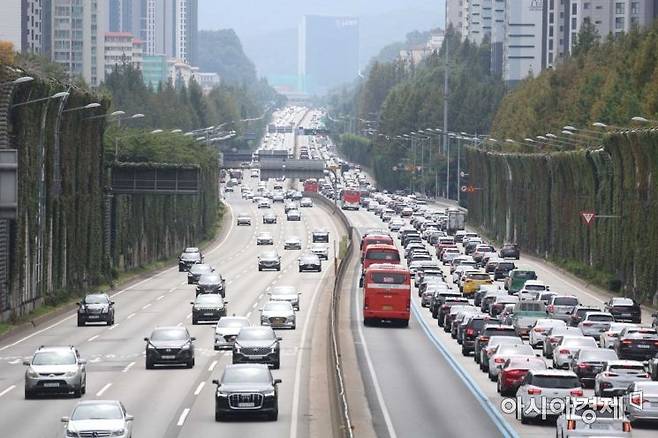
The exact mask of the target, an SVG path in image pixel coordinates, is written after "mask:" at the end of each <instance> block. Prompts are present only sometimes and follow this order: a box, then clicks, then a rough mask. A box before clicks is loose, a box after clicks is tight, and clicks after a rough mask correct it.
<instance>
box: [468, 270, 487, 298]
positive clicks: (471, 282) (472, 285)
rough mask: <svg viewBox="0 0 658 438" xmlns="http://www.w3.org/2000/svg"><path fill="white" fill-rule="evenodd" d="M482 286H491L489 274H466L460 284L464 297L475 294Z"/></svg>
mask: <svg viewBox="0 0 658 438" xmlns="http://www.w3.org/2000/svg"><path fill="white" fill-rule="evenodd" d="M483 284H493V280H492V279H491V277H490V276H489V274H487V273H484V272H474V273H471V274H467V275H466V278H465V279H464V281H463V283H462V293H463V294H464V295H468V294H473V293H475V292H477V290H478V289H480V286H482V285H483Z"/></svg>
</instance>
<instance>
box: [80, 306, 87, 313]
mask: <svg viewBox="0 0 658 438" xmlns="http://www.w3.org/2000/svg"><path fill="white" fill-rule="evenodd" d="M86 311H87V309H85V308H84V307H80V308H79V309H78V312H80V313H85V312H86Z"/></svg>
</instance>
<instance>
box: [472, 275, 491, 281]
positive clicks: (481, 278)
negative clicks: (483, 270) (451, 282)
mask: <svg viewBox="0 0 658 438" xmlns="http://www.w3.org/2000/svg"><path fill="white" fill-rule="evenodd" d="M468 278H470V279H472V280H489V278H490V277H489V274H471V275H469V276H468Z"/></svg>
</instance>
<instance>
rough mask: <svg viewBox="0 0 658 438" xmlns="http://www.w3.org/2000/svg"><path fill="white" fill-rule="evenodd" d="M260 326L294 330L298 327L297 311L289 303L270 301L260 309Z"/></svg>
mask: <svg viewBox="0 0 658 438" xmlns="http://www.w3.org/2000/svg"><path fill="white" fill-rule="evenodd" d="M260 325H268V326H270V327H272V328H291V329H293V330H294V329H295V328H296V327H297V317H296V315H295V309H293V307H292V304H290V302H289V301H269V302H267V303H265V306H263V308H262V309H260Z"/></svg>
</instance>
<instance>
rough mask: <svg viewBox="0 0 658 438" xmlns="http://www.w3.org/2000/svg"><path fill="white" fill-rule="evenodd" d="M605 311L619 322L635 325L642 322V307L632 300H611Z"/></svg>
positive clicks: (616, 298)
mask: <svg viewBox="0 0 658 438" xmlns="http://www.w3.org/2000/svg"><path fill="white" fill-rule="evenodd" d="M604 310H605V311H606V312H610V313H611V314H612V317H613V318H614V319H615V321H617V322H632V323H634V324H640V323H641V322H642V312H641V310H640V305H639V304H638V303H636V302H635V300H633V299H631V298H622V297H614V298H610V301H608V302H607V303H605V308H604Z"/></svg>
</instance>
